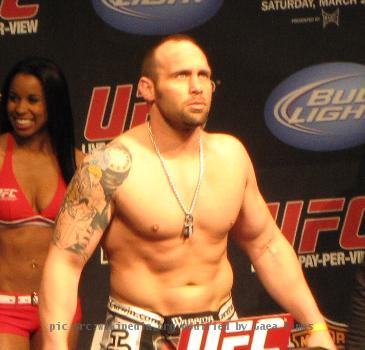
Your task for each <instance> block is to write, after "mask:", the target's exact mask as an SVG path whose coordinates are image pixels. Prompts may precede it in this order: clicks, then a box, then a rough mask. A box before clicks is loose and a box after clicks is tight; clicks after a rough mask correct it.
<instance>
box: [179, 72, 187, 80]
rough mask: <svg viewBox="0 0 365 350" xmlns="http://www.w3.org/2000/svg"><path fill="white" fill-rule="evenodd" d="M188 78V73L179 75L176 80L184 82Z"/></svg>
mask: <svg viewBox="0 0 365 350" xmlns="http://www.w3.org/2000/svg"><path fill="white" fill-rule="evenodd" d="M187 77H188V75H187V74H186V73H179V74H177V75H176V78H177V79H179V80H184V79H186V78H187Z"/></svg>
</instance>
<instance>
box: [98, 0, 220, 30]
mask: <svg viewBox="0 0 365 350" xmlns="http://www.w3.org/2000/svg"><path fill="white" fill-rule="evenodd" d="M223 1H224V0H93V5H94V8H95V11H96V13H97V14H98V15H99V16H100V17H101V18H102V19H103V20H104V21H105V22H106V23H108V24H110V25H111V26H112V27H114V28H116V29H119V30H121V31H124V32H128V33H133V34H147V35H165V34H171V33H177V32H181V31H185V30H188V29H191V28H194V27H196V26H198V25H200V24H203V23H205V22H206V21H207V20H208V19H210V18H211V17H213V16H214V15H215V14H216V13H217V12H218V10H219V8H220V7H221V6H222V4H223Z"/></svg>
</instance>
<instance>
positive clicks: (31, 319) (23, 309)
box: [0, 293, 82, 337]
mask: <svg viewBox="0 0 365 350" xmlns="http://www.w3.org/2000/svg"><path fill="white" fill-rule="evenodd" d="M81 318H82V313H81V304H80V300H79V299H78V300H77V308H76V312H75V316H74V318H73V320H72V323H79V322H80V321H81ZM39 328H40V320H39V313H38V295H37V294H36V293H33V294H31V295H29V294H17V293H12V294H10V293H0V333H10V334H16V335H21V336H23V337H29V336H30V335H31V334H33V333H34V332H37V331H38V330H39Z"/></svg>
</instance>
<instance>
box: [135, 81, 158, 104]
mask: <svg viewBox="0 0 365 350" xmlns="http://www.w3.org/2000/svg"><path fill="white" fill-rule="evenodd" d="M138 93H139V94H140V95H141V96H142V97H143V98H144V99H145V101H146V102H148V103H152V102H153V101H154V100H155V85H154V83H153V81H152V80H151V79H150V78H147V77H144V76H142V77H141V78H140V79H139V82H138Z"/></svg>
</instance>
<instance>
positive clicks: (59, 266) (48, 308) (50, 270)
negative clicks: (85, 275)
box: [39, 247, 81, 350]
mask: <svg viewBox="0 0 365 350" xmlns="http://www.w3.org/2000/svg"><path fill="white" fill-rule="evenodd" d="M57 249H58V248H56V247H54V248H53V250H52V249H51V251H50V253H49V255H48V258H47V261H46V264H45V269H44V272H43V279H42V284H41V288H40V298H39V299H40V317H41V327H42V337H43V343H44V348H43V349H44V350H64V349H67V348H68V347H67V338H68V334H69V331H70V328H71V326H72V319H73V316H74V313H75V310H76V303H77V290H78V282H79V278H80V271H81V269H80V270H79V269H76V268H75V267H74V265H72V264H68V263H66V261H63V260H62V259H61V258H60V256H58V254H57V251H56V250H57Z"/></svg>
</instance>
